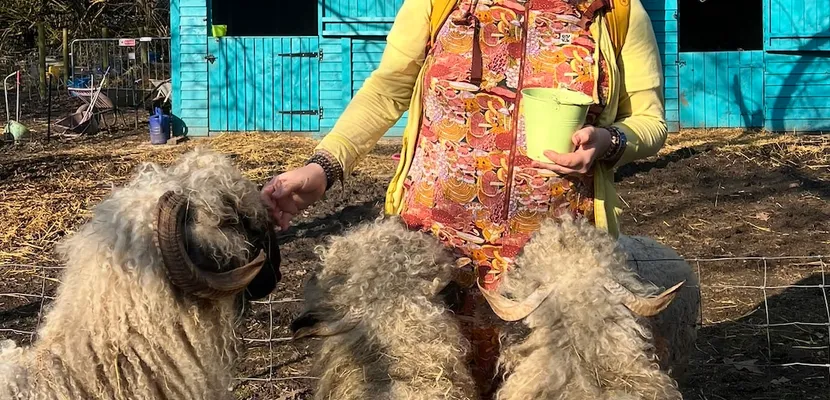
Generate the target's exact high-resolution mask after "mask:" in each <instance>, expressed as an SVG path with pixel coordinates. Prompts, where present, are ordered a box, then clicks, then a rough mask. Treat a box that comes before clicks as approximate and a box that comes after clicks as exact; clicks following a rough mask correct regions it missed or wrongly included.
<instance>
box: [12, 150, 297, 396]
mask: <svg viewBox="0 0 830 400" xmlns="http://www.w3.org/2000/svg"><path fill="white" fill-rule="evenodd" d="M58 250H59V252H60V253H61V255H62V257H63V258H64V260H65V264H66V269H65V270H64V271H63V275H62V277H61V282H62V283H61V285H60V286H59V288H58V290H57V295H56V298H55V300H54V302H53V303H52V304H51V305H50V307H49V309H48V310H47V311H46V313H45V319H44V323H43V324H42V326H41V327H40V329H39V331H38V337H37V340H36V341H35V342H34V343H33V344H32V345H31V346H30V347H24V348H21V347H16V346H15V345H14V343H12V342H11V341H6V342H4V343H3V344H2V346H0V399H4V400H5V399H16V400H17V399H20V400H23V399H25V400H29V399H31V400H51V399H107V400H108V399H113V400H115V399H118V400H130V399H231V398H232V393H230V392H229V391H228V387H229V385H230V383H231V380H232V376H233V375H232V372H233V367H234V363H235V360H236V359H237V357H238V354H239V351H240V350H241V346H240V343H238V342H237V340H236V339H235V338H234V334H233V329H234V325H235V323H236V322H237V320H238V318H239V310H240V306H241V305H242V304H243V302H244V301H246V300H248V299H253V298H261V297H264V296H266V295H267V294H268V293H270V292H271V291H272V290H273V289H274V288H275V286H276V284H277V282H278V281H279V280H280V278H281V275H280V272H279V264H280V254H279V248H278V244H277V241H276V237H275V234H274V229H273V222H272V221H271V220H270V218H269V216H268V213H267V211H266V209H265V207H264V206H263V205H262V204H261V202H260V199H259V191H258V188H257V187H256V185H255V184H254V183H252V182H250V181H248V180H247V179H245V178H244V177H243V176H242V175H241V174H240V172H239V171H238V170H237V169H236V168H235V167H234V166H233V165H232V164H231V163H230V161H229V160H228V159H227V158H226V157H223V156H221V155H219V154H216V153H213V152H210V151H206V150H201V149H197V150H195V151H192V152H190V153H188V154H185V155H183V156H182V157H181V158H180V159H179V161H178V162H177V163H176V164H174V165H173V166H171V167H169V168H166V169H164V168H162V167H160V166H158V165H156V164H145V165H143V166H142V167H141V168H139V169H138V171H137V173H136V174H135V175H134V177H133V179H132V181H131V182H129V183H128V184H127V185H126V186H125V187H122V188H119V189H116V190H115V191H114V192H113V193H112V194H111V195H110V196H109V197H108V198H106V199H104V200H103V201H102V202H101V203H100V204H99V205H98V206H96V207H95V208H94V210H93V216H92V218H91V220H90V221H88V222H87V223H86V224H84V225H83V226H82V227H81V228H80V230H79V231H78V232H76V233H74V234H72V235H71V236H70V237H68V238H67V239H66V240H65V241H64V242H63V243H61V244H60V245H59V247H58Z"/></svg>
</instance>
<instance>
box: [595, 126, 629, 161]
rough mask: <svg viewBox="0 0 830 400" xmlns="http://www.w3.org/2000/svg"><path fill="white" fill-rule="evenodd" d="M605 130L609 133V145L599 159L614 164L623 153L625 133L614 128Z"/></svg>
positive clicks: (625, 142)
mask: <svg viewBox="0 0 830 400" xmlns="http://www.w3.org/2000/svg"><path fill="white" fill-rule="evenodd" d="M605 129H607V130H608V132H610V133H611V145H610V146H608V150H607V151H606V152H605V154H603V155H602V157H600V160H602V161H609V162H612V163H616V162H617V160H619V159H620V157H622V154H623V153H624V152H625V147H626V145H627V144H628V140H627V138H626V137H625V132H623V131H622V130H620V129H619V128H617V127H616V126H609V127H606V128H605Z"/></svg>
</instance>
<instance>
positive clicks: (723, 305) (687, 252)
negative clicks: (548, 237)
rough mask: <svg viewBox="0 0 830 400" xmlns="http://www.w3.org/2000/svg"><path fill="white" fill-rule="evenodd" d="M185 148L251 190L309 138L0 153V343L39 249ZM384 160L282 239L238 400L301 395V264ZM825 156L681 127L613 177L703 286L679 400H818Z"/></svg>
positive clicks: (387, 147) (43, 284)
mask: <svg viewBox="0 0 830 400" xmlns="http://www.w3.org/2000/svg"><path fill="white" fill-rule="evenodd" d="M196 145H206V146H209V147H212V148H214V149H216V150H219V151H222V152H224V153H226V154H229V155H231V156H232V157H233V158H234V160H235V161H236V162H237V163H238V165H239V166H240V167H241V168H242V169H243V170H244V171H245V173H246V175H247V176H248V177H249V178H251V179H253V180H255V181H257V182H259V183H264V182H265V181H266V180H267V179H268V178H269V177H270V176H272V175H273V174H275V173H278V172H280V171H283V170H286V169H289V168H291V167H294V166H298V165H300V164H301V163H302V162H303V160H304V158H305V157H306V156H307V155H308V154H309V152H310V151H311V149H312V147H313V145H314V141H312V140H310V139H307V138H302V137H292V136H286V135H275V134H271V135H260V134H235V135H224V136H219V137H215V138H212V139H206V140H191V141H188V142H185V143H184V144H181V145H178V146H151V145H149V144H148V143H147V138H146V133H144V131H142V133H140V134H139V133H134V132H120V133H116V135H114V136H113V135H104V136H102V137H98V138H87V139H81V140H75V141H71V142H63V143H61V142H54V141H53V142H52V143H49V144H43V143H40V142H36V143H28V144H22V145H16V146H12V145H6V146H4V147H0V215H2V216H3V218H2V219H0V339H2V338H12V339H15V340H18V341H22V342H26V341H28V340H30V339H31V337H32V335H31V334H30V332H31V331H33V330H34V328H35V326H36V325H37V323H38V321H39V319H40V317H41V316H40V309H41V306H42V303H43V302H44V301H46V302H48V301H49V297H48V295H49V294H50V293H51V292H52V290H53V289H54V286H55V284H56V278H58V277H59V270H56V269H52V268H55V267H59V264H58V263H57V261H56V259H55V257H54V255H53V254H52V247H53V246H54V244H55V243H56V242H57V241H59V240H60V239H61V238H62V237H64V236H65V235H66V234H67V233H70V232H72V231H73V230H74V229H76V228H77V227H78V225H79V224H81V223H83V222H84V221H85V219H86V218H88V217H89V209H90V208H91V207H92V206H94V205H95V204H96V203H97V202H98V201H99V200H100V199H101V198H102V197H103V196H106V195H107V194H108V193H109V190H110V188H111V186H112V185H119V184H122V183H124V182H125V181H126V180H128V179H129V178H130V174H131V172H132V170H133V169H134V168H135V166H136V165H138V164H139V163H141V162H144V161H155V162H159V163H162V164H166V163H169V162H172V161H173V160H174V159H175V157H176V156H177V155H178V154H181V153H183V152H185V151H187V150H188V149H191V148H193V147H194V146H196ZM397 151H398V144H397V143H395V142H383V143H381V144H380V145H379V146H378V148H377V149H376V151H375V152H373V153H372V154H371V155H370V156H369V157H368V158H367V159H365V160H364V161H363V162H362V163H361V166H360V168H359V169H358V171H356V172H355V174H354V175H353V176H351V177H350V179H349V180H348V183H347V185H346V186H345V187H344V188H336V189H335V190H334V191H332V192H331V193H330V194H329V195H328V196H327V198H326V199H325V201H323V202H322V203H321V204H318V205H316V206H315V207H313V208H311V209H309V210H308V211H307V212H306V213H305V214H304V215H303V216H302V218H300V219H299V220H297V221H295V224H294V226H293V227H292V228H291V229H290V230H289V231H287V232H285V233H282V234H281V237H282V240H283V242H282V247H281V249H282V253H283V271H284V279H283V281H282V282H281V283H280V286H279V287H278V290H277V291H275V293H274V295H273V296H272V297H273V299H272V301H271V302H270V303H260V304H255V305H254V307H253V308H252V310H251V311H250V312H249V317H248V318H247V319H246V320H245V323H244V326H242V327H240V333H241V334H242V336H243V337H245V338H247V339H269V340H265V341H256V342H252V343H250V344H249V351H248V354H247V355H246V357H245V359H244V362H243V363H242V365H241V366H240V371H239V376H240V377H244V378H246V379H244V380H240V381H239V382H238V384H237V385H236V386H235V387H234V391H235V393H236V394H237V397H238V398H240V399H286V400H287V399H305V398H310V394H311V387H312V385H313V383H314V377H311V376H308V375H309V372H308V371H309V365H310V362H311V357H312V356H313V354H314V350H315V348H316V345H317V343H316V342H315V341H301V342H292V341H290V340H288V339H287V337H288V336H289V333H288V330H287V325H288V323H289V322H290V320H291V319H292V317H293V316H294V315H296V312H297V310H298V309H299V307H300V306H301V303H300V301H299V300H298V299H299V297H300V294H299V289H300V285H301V283H302V281H303V279H304V277H305V275H306V274H307V273H308V271H309V270H311V269H312V268H314V256H313V253H312V251H313V248H314V247H315V246H317V245H319V244H321V243H322V241H323V240H324V239H325V237H326V236H327V235H331V234H337V233H340V232H342V231H343V230H344V229H346V228H348V227H349V226H352V225H354V224H357V223H360V222H361V221H365V220H367V219H370V218H373V217H375V216H376V215H378V213H379V212H380V209H381V205H382V202H383V197H384V194H385V190H386V184H387V182H388V181H389V179H390V178H391V175H392V173H393V171H394V168H395V166H396V164H395V161H393V160H392V157H391V156H392V154H394V153H396V152H397ZM828 161H830V137H827V136H792V135H783V136H777V135H771V134H764V133H752V132H741V131H684V132H681V133H679V134H673V135H671V137H670V139H669V141H668V143H667V144H666V146H665V147H664V149H663V151H661V153H660V154H659V155H658V156H656V157H652V158H650V159H647V160H644V161H640V162H636V163H633V164H630V165H627V166H625V167H623V168H621V169H620V170H619V171H618V172H617V185H618V186H617V187H618V191H619V195H620V197H621V199H622V208H623V216H622V229H623V231H624V233H626V234H638V235H648V236H651V237H654V238H657V239H658V240H660V241H662V242H664V243H667V244H669V245H671V246H673V247H674V248H676V249H677V250H678V251H679V252H680V253H681V254H682V255H684V256H685V257H687V258H689V259H690V260H691V262H692V263H693V265H694V266H695V267H696V268H698V270H699V272H700V275H701V292H702V295H703V306H702V314H703V318H702V321H701V322H702V324H701V327H700V336H699V340H698V343H697V348H696V349H695V354H694V358H693V361H692V367H691V370H690V374H689V377H688V379H687V380H686V382H684V384H683V391H684V393H685V395H686V398H689V399H830V367H828V364H830V309H829V308H828V302H830V297H828V294H827V289H826V287H825V286H823V285H825V284H826V280H827V277H828V276H829V275H830V271H828V270H827V268H828V266H827V265H826V264H825V262H827V261H828V259H827V258H824V259H822V258H820V257H818V256H823V255H830V235H828V233H829V232H830V218H828V215H830V205H828V197H830V165H829V164H830V162H828ZM763 257H765V258H763ZM781 257H796V258H781ZM715 258H717V260H715ZM734 258H742V259H734ZM743 258H752V259H743ZM762 258H763V259H762ZM39 267H47V268H46V269H44V268H39ZM41 294H45V300H44V299H42V298H41V296H40V295H41ZM765 326H770V328H769V329H767V328H765Z"/></svg>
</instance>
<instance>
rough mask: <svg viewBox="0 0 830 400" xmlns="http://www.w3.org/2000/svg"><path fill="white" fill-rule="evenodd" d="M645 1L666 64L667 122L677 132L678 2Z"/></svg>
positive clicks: (669, 127) (678, 114)
mask: <svg viewBox="0 0 830 400" xmlns="http://www.w3.org/2000/svg"><path fill="white" fill-rule="evenodd" d="M642 3H643V7H644V8H645V9H646V12H648V15H649V17H650V18H651V25H652V28H653V29H654V36H655V38H656V39H657V45H658V46H659V48H660V54H661V62H662V63H663V76H664V85H663V86H664V89H663V94H664V97H665V106H666V107H665V108H666V111H665V112H666V125H667V126H668V130H669V132H677V131H679V130H680V101H679V98H680V90H679V79H680V78H679V71H678V64H677V60H678V48H677V43H678V40H677V38H678V36H677V35H678V30H677V2H676V0H642Z"/></svg>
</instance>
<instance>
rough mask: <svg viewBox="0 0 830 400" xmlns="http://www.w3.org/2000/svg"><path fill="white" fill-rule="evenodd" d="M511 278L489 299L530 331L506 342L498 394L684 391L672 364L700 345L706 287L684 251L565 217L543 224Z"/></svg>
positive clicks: (513, 398) (512, 398) (629, 395)
mask: <svg viewBox="0 0 830 400" xmlns="http://www.w3.org/2000/svg"><path fill="white" fill-rule="evenodd" d="M626 252H627V253H629V254H630V257H631V258H632V264H633V265H634V266H635V267H636V268H634V270H631V269H628V268H626V256H625V253H626ZM635 259H640V260H645V259H650V260H661V261H656V262H653V263H639V265H637V263H636V262H634V260H635ZM504 279H505V280H504V282H503V283H502V285H501V287H500V288H499V289H498V291H497V292H487V293H486V296H487V297H488V301H490V303H491V305H492V306H493V310H494V311H495V312H496V313H497V314H499V315H500V316H502V317H503V318H504V319H506V320H509V321H517V320H521V321H522V323H523V324H525V325H526V327H527V328H528V330H529V334H527V336H525V337H524V338H523V339H520V340H518V341H515V342H513V343H509V344H506V345H505V347H504V348H503V349H502V352H501V358H500V365H501V368H502V371H503V373H504V374H505V375H506V379H505V381H504V382H503V384H502V385H501V387H500V388H499V391H498V393H497V398H498V399H500V400H518V399H557V400H565V399H617V400H618V399H632V400H633V399H638V400H640V399H642V400H646V399H648V400H655V399H657V400H668V399H681V398H682V396H681V394H680V392H679V391H678V388H677V383H676V381H675V380H674V379H673V378H672V377H671V376H670V374H669V372H670V371H671V372H675V373H677V372H680V371H682V370H683V368H684V367H685V365H684V364H685V363H686V362H687V360H688V353H689V352H691V350H692V347H693V342H694V340H695V335H696V334H695V329H696V328H695V323H696V320H697V310H698V308H697V306H698V302H699V297H698V296H699V295H698V291H697V289H696V286H697V283H696V282H697V281H696V277H695V276H694V274H693V272H692V270H691V268H690V267H689V265H688V264H686V263H685V262H684V261H683V260H682V259H681V258H680V257H679V256H678V255H677V254H676V253H674V252H673V251H671V250H670V249H667V248H666V247H664V246H662V245H660V244H658V243H657V242H654V241H653V240H650V239H646V238H631V237H625V236H623V237H621V238H620V240H619V241H615V240H614V239H613V238H611V237H610V236H609V235H608V234H606V233H604V232H601V231H600V230H598V229H596V228H595V227H594V226H592V225H590V224H589V223H588V222H587V221H585V220H584V219H578V220H572V219H570V218H563V219H562V220H560V221H557V222H553V221H547V222H545V223H544V224H543V226H542V228H541V230H540V231H539V232H538V233H537V234H536V235H535V236H534V237H533V238H532V240H531V241H530V243H529V244H528V245H527V246H526V247H525V248H524V250H523V251H522V253H521V254H520V255H519V256H518V258H517V260H516V268H515V269H514V270H512V271H510V272H508V273H507V275H506V276H505V278H504ZM641 280H642V281H641ZM644 281H645V282H649V281H650V282H652V284H648V283H644ZM684 282H685V284H686V285H688V287H683V288H682V289H683V290H681V291H679V292H678V291H677V290H678V289H679V288H680V286H681V285H680V284H683V283H684ZM672 285H674V286H673V287H671V288H670V289H668V290H666V291H664V292H663V293H662V294H660V295H657V296H656V297H648V296H650V295H653V294H656V293H658V290H657V286H662V287H669V286H672ZM508 298H514V299H519V300H509V299H508ZM658 354H659V355H661V356H662V357H663V358H664V359H663V360H659V361H658V360H657V359H656V357H657V355H658ZM661 363H662V367H663V368H662V369H661V368H660V367H661ZM674 364H676V366H675V365H674ZM673 368H674V369H673Z"/></svg>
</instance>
